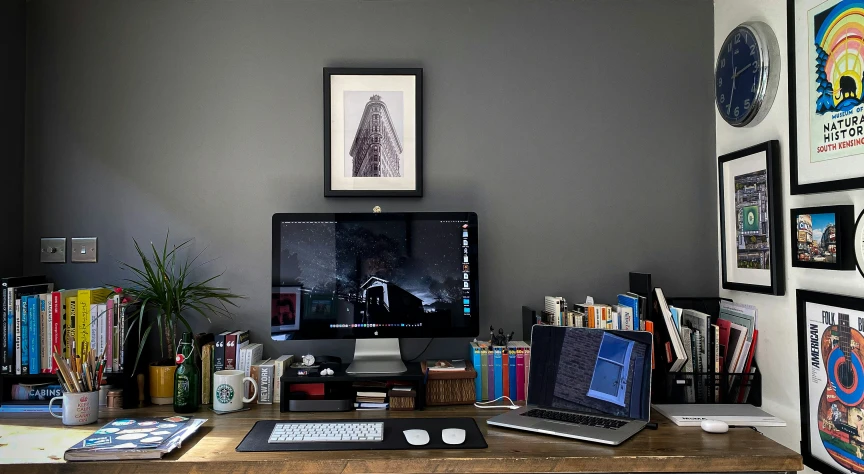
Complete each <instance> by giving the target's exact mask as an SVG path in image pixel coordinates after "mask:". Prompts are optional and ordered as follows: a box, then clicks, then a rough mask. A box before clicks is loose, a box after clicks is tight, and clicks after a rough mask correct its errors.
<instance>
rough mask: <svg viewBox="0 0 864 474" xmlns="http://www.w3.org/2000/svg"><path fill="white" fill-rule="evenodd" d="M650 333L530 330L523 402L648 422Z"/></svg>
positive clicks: (540, 327) (549, 328)
mask: <svg viewBox="0 0 864 474" xmlns="http://www.w3.org/2000/svg"><path fill="white" fill-rule="evenodd" d="M651 345H652V341H651V333H648V332H644V331H610V330H602V329H588V328H564V327H555V326H534V328H533V329H532V331H531V368H530V371H531V373H530V374H529V377H528V403H529V404H532V405H538V406H542V407H547V408H556V409H559V410H572V411H578V412H582V413H597V414H601V415H611V416H617V417H622V418H631V419H638V420H648V418H649V416H650V413H649V405H650V402H651V400H650V393H651Z"/></svg>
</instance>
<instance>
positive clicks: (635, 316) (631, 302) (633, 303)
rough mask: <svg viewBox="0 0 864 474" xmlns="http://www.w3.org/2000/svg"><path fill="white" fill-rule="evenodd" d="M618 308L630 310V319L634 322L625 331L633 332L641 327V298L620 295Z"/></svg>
mask: <svg viewBox="0 0 864 474" xmlns="http://www.w3.org/2000/svg"><path fill="white" fill-rule="evenodd" d="M618 306H619V307H622V306H623V307H625V308H630V313H631V314H630V318H631V319H632V321H630V323H629V324H628V325H627V326H629V328H628V327H625V328H624V329H629V330H631V331H632V330H633V329H634V328H638V327H639V297H638V296H634V295H630V294H620V295H618Z"/></svg>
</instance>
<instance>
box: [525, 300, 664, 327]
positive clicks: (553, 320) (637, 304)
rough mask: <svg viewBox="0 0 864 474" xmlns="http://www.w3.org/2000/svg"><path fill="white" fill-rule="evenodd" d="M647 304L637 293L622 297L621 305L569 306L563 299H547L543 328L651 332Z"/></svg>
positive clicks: (590, 304) (544, 308) (589, 303)
mask: <svg viewBox="0 0 864 474" xmlns="http://www.w3.org/2000/svg"><path fill="white" fill-rule="evenodd" d="M647 314H648V308H647V300H646V298H645V297H644V296H640V295H637V294H635V293H622V294H620V295H618V304H615V305H608V304H594V303H593V301H591V299H589V302H586V303H585V304H574V305H573V308H572V309H571V308H569V307H568V306H567V300H566V299H564V298H562V297H560V296H547V297H546V299H545V302H544V305H543V315H542V321H541V322H542V324H550V325H554V326H568V327H577V328H600V329H621V330H626V331H632V330H640V331H645V330H647V325H648V324H649V323H650V321H648V318H647Z"/></svg>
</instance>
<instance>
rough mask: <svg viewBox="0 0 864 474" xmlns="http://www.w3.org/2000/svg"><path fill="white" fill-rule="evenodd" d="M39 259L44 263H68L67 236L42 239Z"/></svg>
mask: <svg viewBox="0 0 864 474" xmlns="http://www.w3.org/2000/svg"><path fill="white" fill-rule="evenodd" d="M39 247H40V252H39V261H40V262H42V263H66V238H65V237H60V238H50V239H42V243H41V244H40V246H39Z"/></svg>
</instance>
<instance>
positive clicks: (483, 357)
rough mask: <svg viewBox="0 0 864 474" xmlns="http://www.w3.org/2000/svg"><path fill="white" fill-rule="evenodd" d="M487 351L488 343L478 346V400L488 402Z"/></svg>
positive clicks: (488, 349)
mask: <svg viewBox="0 0 864 474" xmlns="http://www.w3.org/2000/svg"><path fill="white" fill-rule="evenodd" d="M489 351H490V347H489V344H488V343H483V345H481V346H480V379H481V389H480V400H489V357H488V356H489Z"/></svg>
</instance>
